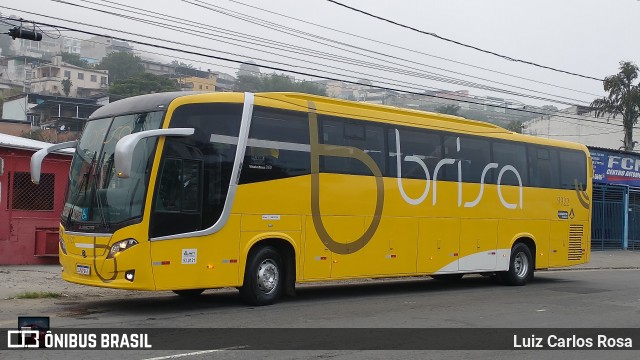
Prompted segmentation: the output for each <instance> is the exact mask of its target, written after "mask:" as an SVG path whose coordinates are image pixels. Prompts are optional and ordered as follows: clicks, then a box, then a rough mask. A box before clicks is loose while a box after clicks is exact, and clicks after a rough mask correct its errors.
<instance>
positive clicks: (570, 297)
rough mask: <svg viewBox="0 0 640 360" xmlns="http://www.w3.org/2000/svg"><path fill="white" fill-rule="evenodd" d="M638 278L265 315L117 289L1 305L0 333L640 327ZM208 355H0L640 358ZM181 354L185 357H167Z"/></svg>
mask: <svg viewBox="0 0 640 360" xmlns="http://www.w3.org/2000/svg"><path fill="white" fill-rule="evenodd" d="M638 279H640V270H576V271H555V272H540V273H536V280H535V281H534V282H533V283H531V284H529V285H527V286H525V287H505V286H501V285H497V284H495V283H494V282H493V281H492V280H491V279H489V278H484V277H480V276H472V277H468V278H465V279H464V280H463V281H462V282H460V283H454V284H451V283H443V282H440V281H436V280H431V279H428V278H426V279H425V278H421V279H418V278H411V279H403V280H376V281H362V282H357V283H332V284H320V285H318V284H316V285H305V286H301V287H299V289H298V291H297V296H296V297H295V298H288V299H284V300H283V301H281V302H280V303H278V304H276V305H273V306H268V307H260V308H255V307H248V306H246V305H243V304H242V303H241V302H240V298H239V296H238V293H237V291H235V290H234V289H222V290H216V291H207V292H205V293H204V294H203V295H202V296H200V297H199V298H196V299H192V300H189V299H182V298H179V297H177V296H174V295H172V294H171V293H136V295H135V296H128V297H125V298H121V297H119V296H118V295H117V292H116V293H114V295H109V296H101V297H99V298H96V297H80V296H78V297H72V298H64V299H34V300H28V299H22V300H20V299H10V300H1V301H0V304H1V305H0V307H1V309H0V327H13V326H14V324H15V321H16V320H15V319H16V317H17V316H19V315H43V316H50V317H51V326H52V328H56V327H66V328H71V327H72V328H80V327H81V328H138V329H146V328H175V327H178V328H211V327H216V328H301V329H306V328H432V327H443V328H505V327H507V328H640V281H638ZM127 294H129V293H127ZM253 335H255V334H253ZM3 336H5V335H3ZM638 345H640V344H635V346H636V348H638ZM241 348H242V347H241ZM207 350H210V351H208V352H205V353H196V354H190V353H192V352H197V351H198V350H193V351H189V350H167V351H159V350H144V351H141V350H136V351H61V350H58V351H50V350H12V351H5V352H0V358H2V359H14V358H15V359H21V358H24V359H75V358H83V359H111V358H119V359H149V358H158V357H159V358H162V359H165V358H167V359H169V358H183V359H188V360H195V359H198V360H199V359H211V358H214V359H217V358H219V359H223V358H224V359H229V358H230V359H245V358H266V359H282V358H285V359H324V358H335V359H383V358H384V359H387V358H406V359H423V358H430V359H444V358H447V359H450V358H463V359H506V358H509V359H511V358H513V357H514V356H517V357H518V358H520V359H540V358H565V359H580V360H583V359H591V358H593V359H601V358H603V357H606V358H608V359H638V358H640V351H609V352H603V351H536V350H517V351H471V350H469V351H393V350H392V349H390V350H384V351H361V350H341V351H336V350H322V351H306V350H295V351H292V350H288V351H253V350H252V351H249V350H220V349H216V348H211V349H207ZM179 354H182V355H184V356H181V357H166V356H171V355H179Z"/></svg>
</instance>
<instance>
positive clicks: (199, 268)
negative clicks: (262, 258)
mask: <svg viewBox="0 0 640 360" xmlns="http://www.w3.org/2000/svg"><path fill="white" fill-rule="evenodd" d="M239 237H240V216H239V215H231V216H230V217H229V220H228V222H227V224H226V225H225V226H224V228H222V230H220V231H219V232H217V233H215V234H214V235H210V236H201V237H194V238H180V239H175V240H162V241H151V261H152V265H153V274H154V278H155V282H156V289H157V290H181V289H206V288H218V287H224V286H237V285H238V284H239V280H238V273H239V271H238V266H239V265H240V262H241V261H239V247H238V243H239ZM194 250H195V251H194Z"/></svg>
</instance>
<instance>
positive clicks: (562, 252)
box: [549, 220, 590, 267]
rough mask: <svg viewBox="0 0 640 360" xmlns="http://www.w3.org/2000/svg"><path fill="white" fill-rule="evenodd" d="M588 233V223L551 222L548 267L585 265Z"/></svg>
mask: <svg viewBox="0 0 640 360" xmlns="http://www.w3.org/2000/svg"><path fill="white" fill-rule="evenodd" d="M589 231H590V228H589V222H588V221H568V220H558V221H552V222H551V241H550V248H551V256H550V258H549V267H563V266H573V265H578V264H582V263H586V262H587V261H588V260H589V255H588V253H587V252H588V251H589V244H588V241H589Z"/></svg>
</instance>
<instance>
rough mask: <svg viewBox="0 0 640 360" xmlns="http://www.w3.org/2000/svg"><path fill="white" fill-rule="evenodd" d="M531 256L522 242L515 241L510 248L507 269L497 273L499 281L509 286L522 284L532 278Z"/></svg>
mask: <svg viewBox="0 0 640 360" xmlns="http://www.w3.org/2000/svg"><path fill="white" fill-rule="evenodd" d="M533 270H534V265H533V257H532V256H531V250H530V249H529V247H528V246H527V245H525V244H524V243H516V244H515V245H514V246H513V248H512V249H511V257H510V258H509V270H507V271H501V272H499V273H498V278H499V279H500V282H501V283H503V284H505V285H509V286H522V285H525V284H526V283H527V282H529V281H531V280H533Z"/></svg>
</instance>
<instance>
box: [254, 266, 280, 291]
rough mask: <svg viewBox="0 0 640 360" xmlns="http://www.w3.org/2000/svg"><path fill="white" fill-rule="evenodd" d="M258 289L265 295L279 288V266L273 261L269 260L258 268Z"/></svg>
mask: <svg viewBox="0 0 640 360" xmlns="http://www.w3.org/2000/svg"><path fill="white" fill-rule="evenodd" d="M257 275H258V289H260V291H262V292H264V293H265V294H270V293H272V292H273V291H274V290H275V289H276V287H278V281H279V280H280V272H279V271H278V265H276V263H275V262H274V261H273V260H272V259H267V260H264V261H263V262H261V263H260V266H258V274H257Z"/></svg>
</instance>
